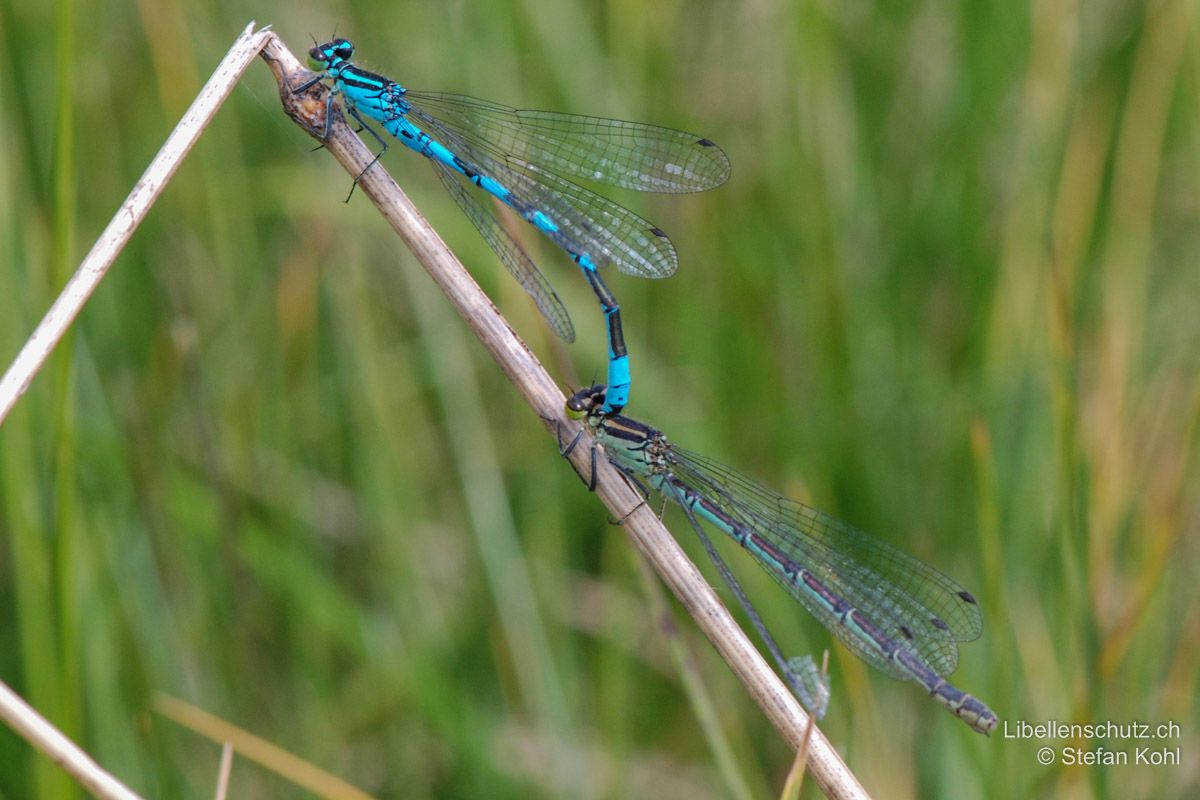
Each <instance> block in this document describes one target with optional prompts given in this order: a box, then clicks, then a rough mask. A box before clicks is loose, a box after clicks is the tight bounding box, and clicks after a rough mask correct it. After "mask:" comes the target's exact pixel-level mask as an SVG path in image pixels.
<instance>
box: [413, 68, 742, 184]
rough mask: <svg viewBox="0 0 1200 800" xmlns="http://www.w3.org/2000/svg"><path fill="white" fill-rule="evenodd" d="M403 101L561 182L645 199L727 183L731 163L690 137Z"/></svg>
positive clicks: (600, 121)
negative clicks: (572, 181)
mask: <svg viewBox="0 0 1200 800" xmlns="http://www.w3.org/2000/svg"><path fill="white" fill-rule="evenodd" d="M407 96H408V98H409V99H411V100H413V101H415V102H416V103H417V104H418V105H420V106H422V107H423V108H425V109H427V110H428V111H429V112H430V113H431V114H432V115H433V116H435V117H437V118H438V119H440V120H441V121H442V123H443V125H445V126H446V127H447V128H449V129H451V130H453V131H454V132H455V133H457V134H458V135H459V136H461V137H462V138H463V139H466V140H467V141H469V142H471V143H472V144H474V145H476V146H477V147H483V146H488V147H491V148H493V149H494V151H495V152H496V154H497V155H498V156H499V157H501V158H504V157H508V156H511V157H513V158H515V159H517V160H519V161H522V162H524V163H527V164H536V165H537V166H538V167H539V168H541V169H546V170H549V171H551V172H554V173H557V174H558V175H562V176H566V177H571V178H583V179H585V180H589V181H596V182H597V183H605V184H609V185H611V186H619V187H622V188H625V189H636V190H638V191H643V192H671V193H679V192H698V191H703V190H705V189H712V188H714V187H716V186H720V185H721V184H722V183H724V182H725V181H726V180H728V179H729V172H730V167H729V158H728V157H727V156H726V155H725V152H724V151H723V150H722V149H721V148H720V147H718V146H717V145H716V144H714V143H713V142H711V141H709V140H708V139H705V138H703V137H701V136H696V135H695V134H693V133H687V132H685V131H679V130H675V129H673V128H663V127H660V126H658V125H647V124H645V123H641V122H626V121H624V120H619V119H604V118H602V117H587V116H580V115H578V114H561V113H558V112H554V111H530V110H525V109H516V108H509V107H508V106H505V105H501V104H499V103H491V102H488V101H486V100H478V99H476V98H474V97H466V96H464V95H458V94H446V93H444V92H420V91H412V90H409V92H408V95H407Z"/></svg>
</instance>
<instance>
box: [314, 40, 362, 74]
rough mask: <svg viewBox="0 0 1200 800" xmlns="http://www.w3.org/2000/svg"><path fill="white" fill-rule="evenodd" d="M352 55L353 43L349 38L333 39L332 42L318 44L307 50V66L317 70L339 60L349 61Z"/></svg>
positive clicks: (323, 68)
mask: <svg viewBox="0 0 1200 800" xmlns="http://www.w3.org/2000/svg"><path fill="white" fill-rule="evenodd" d="M352 55H354V44H353V43H352V42H351V41H350V40H349V39H334V40H333V41H332V42H326V43H325V44H319V45H317V46H316V47H314V48H312V49H311V50H309V51H308V66H309V68H310V69H314V70H316V71H318V72H323V71H324V70H325V69H326V68H327V67H330V66H332V65H333V64H335V63H337V62H339V61H349V60H350V57H351V56H352Z"/></svg>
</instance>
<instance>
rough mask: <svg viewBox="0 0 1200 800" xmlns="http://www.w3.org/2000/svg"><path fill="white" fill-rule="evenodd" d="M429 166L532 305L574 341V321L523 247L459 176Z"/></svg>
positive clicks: (437, 164)
mask: <svg viewBox="0 0 1200 800" xmlns="http://www.w3.org/2000/svg"><path fill="white" fill-rule="evenodd" d="M430 163H432V164H433V166H434V171H435V172H437V175H438V177H439V178H441V180H442V185H443V186H445V187H446V191H448V192H450V196H451V197H453V198H454V199H455V200H456V201H457V202H458V205H459V207H460V208H461V209H462V210H463V212H464V213H465V214H466V215H467V217H468V218H469V219H470V220H471V222H473V223H474V224H475V228H476V229H477V230H478V231H479V233H480V234H482V235H483V239H484V241H486V242H487V243H488V246H489V247H491V248H492V250H493V251H495V253H496V255H498V256H499V257H500V261H501V262H503V264H504V266H505V267H507V268H508V271H509V272H510V273H511V274H512V276H513V277H514V278H516V279H517V283H519V284H521V287H522V288H523V289H525V291H526V292H528V293H529V296H530V297H532V298H533V302H534V303H535V304H536V305H537V307H538V310H539V311H541V312H542V316H543V317H545V318H546V322H548V323H549V324H550V327H551V328H553V329H554V332H555V333H557V334H558V335H559V336H561V337H562V338H563V340H564V341H567V342H573V341H575V328H574V326H573V325H572V324H571V317H570V316H569V315H568V314H567V309H566V308H565V307H564V306H563V302H562V300H560V299H559V297H558V294H557V293H556V292H555V291H554V288H553V287H552V286H551V285H550V281H548V280H546V276H545V275H543V274H542V271H541V270H539V269H538V268H537V265H535V264H534V263H533V261H532V260H531V259H530V258H529V256H528V255H527V254H526V253H525V251H524V250H522V249H521V246H520V245H519V244H517V243H516V242H515V241H513V238H512V237H511V236H510V235H509V234H508V231H506V230H505V229H504V227H503V226H502V225H501V224H500V223H499V221H497V219H496V218H495V216H493V215H492V213H491V211H489V210H488V209H487V208H485V207H484V206H483V204H482V203H480V202H479V200H478V199H476V197H475V194H474V193H473V192H471V191H468V190H467V187H466V186H464V185H463V183H462V181H461V180H459V178H458V175H457V174H456V173H454V172H452V171H451V170H450V168H449V167H447V166H445V165H444V164H442V163H441V162H440V161H434V160H433V159H430Z"/></svg>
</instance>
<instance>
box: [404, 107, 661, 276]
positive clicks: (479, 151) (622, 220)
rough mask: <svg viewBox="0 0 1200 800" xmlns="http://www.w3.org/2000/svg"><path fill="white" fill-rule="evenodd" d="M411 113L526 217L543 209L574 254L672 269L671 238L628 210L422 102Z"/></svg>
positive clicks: (646, 269)
mask: <svg viewBox="0 0 1200 800" xmlns="http://www.w3.org/2000/svg"><path fill="white" fill-rule="evenodd" d="M409 114H411V115H412V116H413V117H414V118H416V119H417V120H420V122H421V123H422V124H423V125H424V126H425V127H426V128H427V129H428V133H430V135H432V136H434V137H435V138H437V139H439V140H440V141H441V142H442V144H443V145H445V146H446V147H447V148H448V149H450V150H451V151H452V152H453V153H454V154H455V155H457V156H458V157H459V158H460V159H462V160H463V161H464V162H466V163H467V164H468V165H469V166H470V167H471V168H472V169H474V170H475V171H477V172H479V173H480V174H482V175H487V176H489V177H491V178H494V179H495V180H497V181H499V182H500V183H501V184H503V185H504V186H505V187H506V188H507V189H508V190H509V191H510V192H511V195H512V196H511V200H512V203H513V206H514V208H515V209H516V210H517V211H518V212H519V213H521V214H522V215H525V216H527V217H528V215H530V214H532V213H533V212H536V211H540V212H542V213H543V214H545V215H546V216H547V217H549V218H550V219H551V220H552V221H553V222H554V223H555V224H556V225H557V226H558V227H559V230H558V231H557V232H554V233H547V234H546V235H547V236H548V237H549V238H550V239H551V240H552V241H553V242H554V243H555V244H557V245H558V246H559V247H561V248H563V249H564V250H566V251H567V252H568V253H569V254H570V255H571V256H572V257H575V256H579V255H585V256H587V257H588V258H589V259H591V260H592V262H593V263H595V264H596V265H597V266H603V265H605V264H612V265H614V266H615V267H616V268H617V269H618V270H620V271H621V272H624V273H625V274H627V275H634V276H637V277H643V278H665V277H667V276H669V275H672V274H674V272H675V270H676V268H677V267H678V265H679V257H678V255H677V254H676V252H675V246H674V245H673V244H672V243H671V240H670V238H668V237H667V235H666V234H665V233H663V232H662V231H661V230H659V229H658V228H657V227H655V226H654V225H652V224H650V223H649V222H647V221H646V220H644V219H642V218H641V217H640V216H638V215H637V214H635V213H633V212H632V211H630V210H629V209H627V208H625V207H623V206H620V205H618V204H616V203H614V202H612V201H611V200H608V199H606V198H604V197H601V196H600V195H598V194H596V193H595V192H593V191H591V190H590V189H585V188H584V187H582V186H579V185H578V184H575V183H572V182H571V181H569V180H567V179H566V178H562V177H560V176H558V175H556V174H554V173H553V172H549V171H545V170H540V169H538V168H536V167H534V166H533V165H532V164H526V163H524V162H521V161H519V160H517V159H513V158H509V159H507V160H503V159H501V158H498V157H497V155H496V154H495V152H494V150H493V149H490V148H488V147H484V146H476V145H474V144H472V143H471V142H469V141H467V140H466V139H464V138H463V137H462V136H461V135H459V134H458V133H457V132H456V131H454V130H452V129H450V128H448V127H447V126H446V125H444V124H443V123H442V121H441V120H439V119H437V118H436V117H433V116H431V115H430V114H428V113H427V112H425V111H424V110H423V109H421V108H419V107H418V106H415V105H413V106H411V107H410V109H409Z"/></svg>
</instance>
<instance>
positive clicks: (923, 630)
mask: <svg viewBox="0 0 1200 800" xmlns="http://www.w3.org/2000/svg"><path fill="white" fill-rule="evenodd" d="M667 459H668V461H669V464H670V470H671V473H672V474H673V475H674V476H675V478H677V479H678V480H679V481H681V482H682V483H683V484H684V485H685V486H687V487H689V488H692V489H693V490H695V491H696V492H698V493H699V494H700V495H701V496H703V497H704V498H706V499H707V500H709V501H710V502H712V503H713V504H714V505H715V506H717V507H718V508H719V509H720V510H721V511H722V512H724V513H725V514H727V515H728V516H729V517H730V518H731V519H734V520H736V521H737V522H738V523H739V524H742V525H745V526H746V527H747V528H749V529H751V530H753V531H754V532H756V533H757V534H759V535H761V536H762V537H764V538H765V539H767V540H768V541H769V542H770V543H771V545H772V546H773V547H775V548H777V549H778V550H779V551H780V552H782V553H783V554H784V555H785V556H786V557H787V558H788V559H789V560H791V561H793V562H794V563H795V564H797V565H798V566H801V567H803V568H804V569H806V570H809V571H810V572H811V573H812V574H813V576H814V577H815V578H816V579H817V580H819V581H820V582H821V583H823V584H824V585H825V586H826V587H827V588H828V589H829V590H830V591H832V592H834V593H835V594H837V595H838V596H840V597H841V598H842V599H843V600H845V601H846V603H848V604H849V606H851V607H853V608H854V609H856V610H857V611H859V612H860V613H862V614H863V615H864V616H865V617H866V618H867V619H869V620H870V621H871V622H872V623H873V624H874V625H876V626H878V627H879V628H880V630H882V631H883V632H884V633H885V634H886V635H887V636H888V637H889V638H891V639H893V640H894V641H896V642H897V643H898V644H902V645H907V646H909V647H911V648H912V649H913V650H915V651H916V652H917V653H918V654H919V655H920V656H921V658H922V659H923V660H924V661H925V662H926V663H927V664H928V665H929V666H930V667H931V668H932V669H933V670H934V671H935V672H937V673H938V674H939V675H949V674H950V673H951V672H953V671H954V669H955V667H956V666H958V645H957V642H963V641H971V640H973V639H976V638H978V637H979V634H980V632H981V631H982V629H983V620H982V616H981V614H980V611H979V606H978V605H977V604H976V602H975V599H974V598H973V597H972V596H971V594H970V593H969V592H967V591H966V590H965V589H963V588H962V587H961V586H960V585H959V584H958V583H956V582H955V581H954V580H952V579H951V578H949V577H947V576H946V575H943V574H942V573H941V572H939V571H938V570H936V569H934V568H933V567H931V566H929V565H928V564H925V563H924V562H922V561H919V560H918V559H916V558H913V557H912V556H910V555H908V554H906V553H903V552H901V551H900V550H897V549H896V548H894V547H892V546H890V545H888V544H885V543H884V542H881V541H879V540H877V539H874V538H872V537H870V536H868V535H867V534H865V533H863V532H862V531H860V530H858V529H857V528H855V527H853V526H851V525H848V524H846V523H844V522H841V521H839V520H837V519H835V518H833V517H831V516H829V515H828V514H825V513H823V512H820V511H817V510H816V509H813V508H810V507H809V506H806V505H804V504H803V503H798V502H795V501H793V500H788V499H787V498H785V497H782V496H780V495H778V494H776V493H775V492H772V491H770V490H769V489H766V488H765V487H763V486H761V485H759V484H758V483H756V482H755V481H753V480H751V479H750V478H748V477H747V476H745V475H742V474H741V473H739V472H736V471H734V470H732V469H730V468H729V467H726V466H724V465H722V464H719V463H717V462H715V461H713V460H712V459H709V458H707V457H705V456H701V455H699V454H696V453H691V452H688V451H686V450H681V449H679V448H672V450H671V451H670V453H669V455H668V456H667ZM751 552H752V553H753V551H751ZM768 572H770V573H771V575H772V577H774V578H775V579H776V580H777V581H778V582H779V583H780V585H782V586H783V587H784V589H786V590H787V591H788V592H789V593H790V594H791V595H792V596H793V597H795V598H796V599H797V600H798V601H799V602H800V603H801V604H802V605H804V607H805V608H806V609H807V610H808V611H809V612H810V613H812V614H813V615H814V616H815V617H817V619H819V620H820V621H821V622H822V624H824V625H825V626H826V627H827V628H829V630H830V631H832V632H833V633H834V634H835V635H836V636H837V637H838V638H839V639H840V640H841V641H842V642H843V643H844V644H846V645H847V646H848V647H849V648H850V649H852V650H853V651H854V652H855V653H857V654H858V655H859V656H860V657H861V658H862V659H863V660H865V661H867V662H868V663H870V664H872V665H873V666H875V667H876V668H878V669H880V670H882V671H883V672H886V673H888V674H890V675H893V676H895V677H898V678H907V677H909V675H908V674H907V673H906V672H904V671H903V670H901V669H899V668H898V667H897V666H896V665H895V664H893V663H892V662H891V661H889V660H888V659H886V658H884V657H882V656H881V655H880V654H879V651H878V650H875V649H872V647H871V646H870V644H869V641H868V640H866V639H864V638H862V637H863V634H861V633H859V632H856V631H854V630H852V629H850V628H849V627H847V625H846V624H845V622H844V621H843V620H842V619H841V618H840V617H839V616H838V615H836V614H833V613H832V612H830V611H829V610H828V609H827V608H825V607H824V606H822V605H820V603H818V602H817V601H815V600H814V599H812V598H811V597H809V596H808V595H807V594H806V593H805V592H804V591H802V590H801V589H799V588H798V587H797V586H795V585H794V584H793V583H792V582H790V581H789V580H788V578H787V576H785V575H779V574H776V572H775V571H774V570H770V569H769V570H768Z"/></svg>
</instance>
